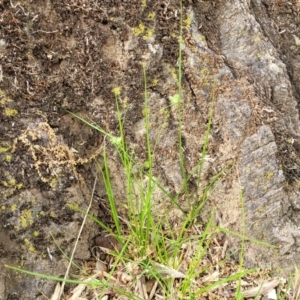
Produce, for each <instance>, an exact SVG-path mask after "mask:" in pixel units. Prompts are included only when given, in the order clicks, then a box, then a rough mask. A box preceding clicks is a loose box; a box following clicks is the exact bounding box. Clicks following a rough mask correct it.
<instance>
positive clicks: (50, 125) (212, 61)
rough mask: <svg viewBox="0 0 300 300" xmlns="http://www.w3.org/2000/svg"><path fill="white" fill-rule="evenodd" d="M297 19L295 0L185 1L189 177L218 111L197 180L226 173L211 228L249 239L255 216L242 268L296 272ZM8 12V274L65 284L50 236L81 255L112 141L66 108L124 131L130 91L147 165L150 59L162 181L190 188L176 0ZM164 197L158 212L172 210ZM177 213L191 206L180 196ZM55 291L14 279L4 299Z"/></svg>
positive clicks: (121, 180) (0, 253) (3, 245)
mask: <svg viewBox="0 0 300 300" xmlns="http://www.w3.org/2000/svg"><path fill="white" fill-rule="evenodd" d="M15 2H16V1H15ZM299 13H300V6H299V3H298V2H297V1H296V0H292V1H289V2H287V1H281V0H276V1H267V0H261V1H259V0H251V1H246V0H226V1H217V0H216V1H213V0H209V1H183V43H182V78H181V80H182V99H183V105H182V128H183V130H182V136H183V142H184V144H183V153H184V156H185V159H186V161H185V169H186V173H187V174H191V173H192V172H193V169H194V167H195V166H196V165H197V163H198V161H199V159H200V158H201V151H202V148H203V145H204V140H205V133H206V129H207V124H208V121H209V113H210V109H211V108H213V111H214V115H213V123H212V128H211V132H210V136H209V147H208V153H207V157H206V159H205V163H204V165H203V170H202V173H201V174H200V175H199V174H198V175H197V174H193V176H192V177H191V183H190V184H191V185H194V186H196V185H197V184H198V183H199V179H200V186H201V187H204V186H205V185H206V184H207V183H209V182H210V180H211V178H212V177H213V176H214V175H216V174H217V173H218V172H219V171H220V170H222V168H224V167H226V166H231V167H230V171H228V173H227V175H226V176H225V177H224V178H223V179H222V181H221V182H220V183H219V184H218V185H217V186H216V188H215V190H214V193H212V194H211V195H210V201H211V203H208V205H215V206H216V207H217V208H218V212H217V220H216V221H217V222H218V223H219V225H220V226H223V227H226V228H229V229H231V230H234V231H237V232H242V228H243V221H242V211H243V208H244V209H245V216H246V217H245V228H246V229H247V231H246V235H247V237H248V238H249V241H247V247H246V249H247V250H246V253H245V261H246V263H247V266H249V267H250V266H257V265H260V266H265V267H271V268H274V269H283V271H284V272H287V273H289V272H291V266H293V265H294V264H295V265H298V264H299V263H300V261H299V255H298V253H299V249H300V248H299V247H300V229H299V228H298V225H297V224H299V221H300V216H299V210H300V196H299V186H300V184H299V182H300V181H299V180H300V162H299V154H300V130H299V129H300V123H299V115H298V102H299V100H300V96H299V92H300V89H299V78H300V63H299V49H300V48H299V47H300V36H299V37H298V36H297V35H298V34H299V25H300V20H299ZM0 15H1V19H0V27H1V36H0V121H1V127H2V128H1V130H0V164H1V165H0V183H1V184H0V193H1V204H0V205H1V207H0V208H1V213H0V219H1V228H0V237H1V238H0V257H1V262H0V267H1V269H3V265H4V264H8V265H15V266H21V267H22V268H25V269H28V270H32V271H35V272H42V273H46V274H50V275H55V276H61V275H63V274H64V272H65V268H66V261H65V260H64V258H63V256H62V254H61V253H60V251H59V250H58V248H57V247H56V245H55V242H54V240H53V238H52V236H53V237H54V239H55V241H56V242H57V243H58V244H59V245H60V247H61V248H62V249H63V250H64V251H65V252H66V253H71V251H72V247H73V244H74V240H75V238H76V235H77V232H78V230H79V227H80V225H81V221H82V218H83V215H82V214H81V213H79V212H78V211H77V210H76V209H77V208H78V207H80V209H81V210H85V209H87V206H88V202H89V199H90V196H91V195H90V193H91V190H92V186H93V181H94V177H95V176H96V174H97V169H96V168H95V167H94V166H93V164H92V162H93V158H94V157H96V156H97V155H98V154H99V153H100V151H99V149H100V147H101V145H102V143H103V136H101V135H100V134H99V133H98V132H96V131H95V130H93V129H91V128H90V127H88V126H86V125H85V124H82V123H80V122H78V120H76V119H74V118H73V117H72V116H70V115H69V114H67V113H66V112H65V111H64V110H62V109H60V108H58V107H61V106H62V107H64V108H66V109H68V110H70V111H72V112H74V113H76V114H77V115H79V116H81V117H83V118H85V119H88V120H89V121H90V122H95V123H97V124H99V125H100V126H101V127H102V128H104V129H105V130H106V131H109V132H111V133H112V134H114V135H118V123H117V118H116V108H115V99H114V95H113V93H112V92H111V91H112V89H113V88H115V87H120V88H121V95H120V105H121V109H122V112H123V113H124V115H125V123H124V124H125V131H126V139H127V140H128V142H129V144H130V147H131V148H132V151H133V152H134V153H135V155H136V156H137V158H138V159H139V161H140V162H141V163H144V162H146V160H147V157H146V151H145V145H144V143H143V142H141V141H143V140H144V138H145V128H144V126H143V123H144V115H145V112H144V111H143V109H144V106H143V105H144V100H143V91H144V80H145V78H144V75H143V69H142V67H141V66H142V65H144V66H145V68H146V80H147V87H148V90H147V91H148V96H149V99H148V101H149V108H148V109H149V112H150V113H149V115H150V119H149V122H150V141H151V143H152V145H153V146H154V147H155V150H156V151H155V153H154V173H155V176H156V177H157V178H159V180H160V184H161V185H162V186H164V188H165V189H166V190H167V191H169V192H172V193H178V194H180V193H181V192H182V183H183V180H184V178H183V174H182V169H181V166H180V164H179V159H178V158H179V152H178V146H179V145H178V122H180V118H179V111H178V108H177V107H176V105H171V104H172V103H171V101H172V99H173V100H174V99H175V100H176V95H177V93H178V90H177V81H178V79H179V78H178V73H177V68H178V62H180V59H179V55H178V54H179V50H178V37H179V32H180V26H179V25H180V3H179V1H174V0H170V1H160V0H157V1H121V0H113V1H112V0H102V1H101V5H100V4H99V3H98V1H94V2H92V3H91V1H86V0H81V1H79V0H78V1H77V0H75V1H72V2H71V3H69V4H65V3H64V2H63V1H46V2H45V1H34V3H33V2H32V1H22V3H16V4H13V3H12V1H2V2H1V3H0ZM56 104H58V105H59V106H57V105H56ZM108 151H109V153H110V156H109V165H110V168H111V177H112V178H111V180H112V183H113V184H114V187H115V191H114V192H115V194H116V197H117V198H118V199H120V201H122V200H123V199H125V197H126V193H125V188H124V186H125V181H126V179H125V176H124V174H123V173H122V172H121V171H120V167H121V166H120V162H119V161H118V160H117V158H116V154H115V152H114V151H113V149H108ZM241 189H242V190H243V195H244V196H243V197H242V199H241V196H240V191H241ZM161 196H162V195H161V194H160V193H159V192H158V193H157V203H156V205H155V207H156V210H157V214H159V211H163V210H162V209H163V208H166V207H165V206H166V205H167V204H166V203H165V202H164V201H162V200H161V201H160V200H159V199H161ZM103 199H106V195H105V190H104V187H103V183H101V182H100V181H99V182H98V185H97V190H96V197H95V201H94V204H93V208H92V212H91V213H92V214H93V215H95V216H98V217H100V218H101V217H103V218H104V216H103V215H101V211H99V206H100V207H101V203H102V202H103V201H102V200H103ZM180 204H181V205H182V207H186V203H185V202H184V200H182V202H181V203H180ZM98 230H99V229H98V227H97V225H96V224H95V223H94V222H92V221H89V223H88V224H87V225H86V226H85V229H84V232H83V234H82V237H81V240H80V244H79V247H78V249H77V253H76V255H75V256H76V260H77V261H79V262H80V261H84V260H86V259H87V258H89V256H90V252H89V250H88V247H89V241H90V239H91V238H92V237H93V236H95V235H96V234H97V233H98ZM50 233H51V234H52V236H51V235H50ZM253 239H256V240H260V241H264V242H267V243H270V244H272V245H273V246H274V247H272V248H270V247H266V246H259V245H258V244H257V243H255V242H253ZM238 243H239V240H236V239H234V238H232V240H231V248H235V249H239V244H238ZM8 278H10V280H8ZM11 278H13V279H14V280H11ZM53 286H54V284H53V283H51V282H48V281H44V280H41V279H34V280H33V279H32V277H24V276H23V275H22V276H20V274H19V273H15V272H11V271H8V270H5V269H4V271H3V272H2V274H1V277H0V299H1V300H2V299H3V300H4V299H20V298H22V299H43V296H42V294H41V292H40V291H42V292H43V293H44V294H45V295H47V296H50V295H51V293H52V291H53Z"/></svg>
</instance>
